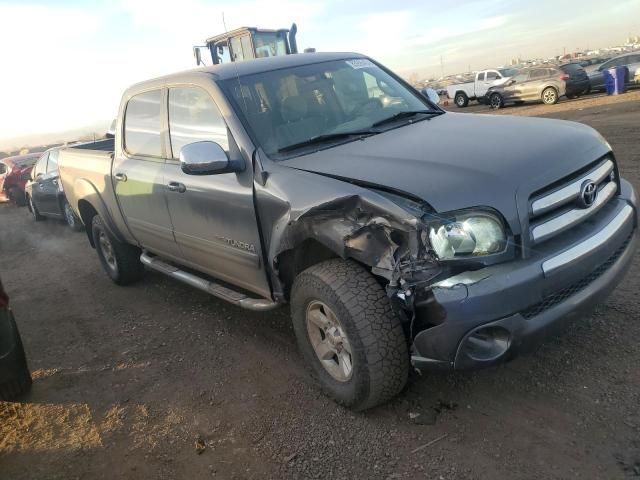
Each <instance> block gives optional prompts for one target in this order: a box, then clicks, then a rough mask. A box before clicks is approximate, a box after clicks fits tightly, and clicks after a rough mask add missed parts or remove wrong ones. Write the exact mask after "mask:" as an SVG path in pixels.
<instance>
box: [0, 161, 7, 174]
mask: <svg viewBox="0 0 640 480" xmlns="http://www.w3.org/2000/svg"><path fill="white" fill-rule="evenodd" d="M5 173H7V166H6V165H5V164H4V163H2V162H0V175H3V174H5Z"/></svg>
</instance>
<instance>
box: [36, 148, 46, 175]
mask: <svg viewBox="0 0 640 480" xmlns="http://www.w3.org/2000/svg"><path fill="white" fill-rule="evenodd" d="M48 158H49V152H46V153H45V154H44V155H42V156H41V157H40V160H38V163H36V166H35V168H34V169H33V178H36V177H37V176H38V175H44V172H45V171H46V170H47V159H48Z"/></svg>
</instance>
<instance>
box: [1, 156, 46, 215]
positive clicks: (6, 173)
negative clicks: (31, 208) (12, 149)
mask: <svg viewBox="0 0 640 480" xmlns="http://www.w3.org/2000/svg"><path fill="white" fill-rule="evenodd" d="M38 157H40V154H39V153H31V154H28V155H18V156H15V157H7V158H3V159H2V160H0V199H1V198H4V199H5V200H9V201H10V202H13V203H15V204H16V205H18V206H23V205H24V204H25V197H24V186H25V184H26V183H27V180H28V179H29V174H30V173H31V169H32V168H33V165H34V164H35V163H36V160H38Z"/></svg>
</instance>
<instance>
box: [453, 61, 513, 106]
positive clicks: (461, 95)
mask: <svg viewBox="0 0 640 480" xmlns="http://www.w3.org/2000/svg"><path fill="white" fill-rule="evenodd" d="M517 72H518V70H516V69H515V68H499V69H490V70H482V71H481V72H477V73H476V76H475V79H474V81H473V82H467V83H459V84H456V85H450V86H448V87H447V95H448V96H449V98H453V102H454V103H455V104H456V105H457V106H458V107H459V108H463V107H466V106H467V105H469V101H470V100H478V101H479V102H481V103H482V101H483V99H484V98H485V94H486V93H487V90H488V89H489V88H490V87H493V86H495V85H502V84H503V83H505V82H507V81H508V80H509V79H510V78H511V77H513V76H514V75H515V74H516V73H517Z"/></svg>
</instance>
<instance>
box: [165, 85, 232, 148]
mask: <svg viewBox="0 0 640 480" xmlns="http://www.w3.org/2000/svg"><path fill="white" fill-rule="evenodd" d="M169 136H170V139H171V151H172V154H173V158H175V159H177V158H180V150H181V149H182V147H184V146H185V145H188V144H190V143H195V142H202V141H207V140H208V141H211V142H216V143H218V144H220V146H221V147H222V148H223V149H224V150H225V151H226V152H229V138H230V134H229V132H228V130H227V125H226V123H225V122H224V118H222V114H221V113H220V110H218V107H217V106H216V104H215V103H214V102H213V100H212V99H211V97H210V96H209V94H208V93H207V92H206V91H204V90H203V89H201V88H198V87H178V88H170V89H169Z"/></svg>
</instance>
